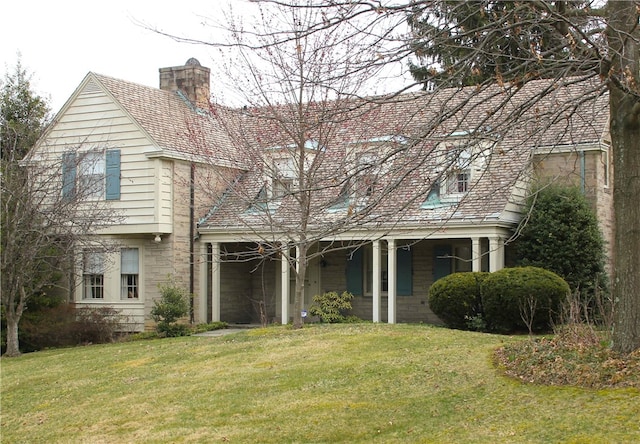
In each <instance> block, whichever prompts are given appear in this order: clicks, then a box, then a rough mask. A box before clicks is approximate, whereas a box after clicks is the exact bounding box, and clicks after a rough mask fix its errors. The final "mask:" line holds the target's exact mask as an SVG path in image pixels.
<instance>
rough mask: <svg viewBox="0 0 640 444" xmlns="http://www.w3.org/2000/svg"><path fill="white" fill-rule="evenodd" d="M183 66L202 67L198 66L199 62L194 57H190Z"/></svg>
mask: <svg viewBox="0 0 640 444" xmlns="http://www.w3.org/2000/svg"><path fill="white" fill-rule="evenodd" d="M184 66H202V65H200V62H199V61H198V59H196V58H195V57H191V58H190V59H189V60H187V63H185V64H184Z"/></svg>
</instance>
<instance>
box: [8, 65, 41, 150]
mask: <svg viewBox="0 0 640 444" xmlns="http://www.w3.org/2000/svg"><path fill="white" fill-rule="evenodd" d="M1 86H2V88H1V90H0V146H1V147H2V158H3V159H6V160H9V159H13V160H19V159H22V158H23V157H24V156H25V154H26V153H27V151H29V149H30V148H31V147H32V146H33V144H34V143H35V142H36V140H38V138H39V137H40V134H42V130H43V129H44V128H45V126H46V125H47V123H48V120H49V112H50V109H49V104H48V102H47V100H46V99H45V98H43V97H42V96H40V95H38V94H37V93H36V92H35V91H34V90H33V89H32V86H31V75H29V73H28V72H27V70H26V69H25V68H24V67H23V66H22V63H21V61H20V59H18V61H17V63H16V66H15V67H14V70H13V73H9V72H7V73H6V74H5V78H4V81H3V82H2V85H1Z"/></svg>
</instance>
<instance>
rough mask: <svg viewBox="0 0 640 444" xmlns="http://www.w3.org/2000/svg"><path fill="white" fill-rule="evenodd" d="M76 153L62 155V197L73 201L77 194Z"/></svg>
mask: <svg viewBox="0 0 640 444" xmlns="http://www.w3.org/2000/svg"><path fill="white" fill-rule="evenodd" d="M76 170H77V167H76V153H71V152H70V153H64V154H63V155H62V197H64V198H67V199H71V198H73V197H74V196H75V194H76V174H77V171H76Z"/></svg>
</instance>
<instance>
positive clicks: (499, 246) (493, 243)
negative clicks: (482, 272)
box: [489, 236, 504, 271]
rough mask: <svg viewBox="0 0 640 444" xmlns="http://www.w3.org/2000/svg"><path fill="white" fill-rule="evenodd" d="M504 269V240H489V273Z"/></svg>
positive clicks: (491, 238)
mask: <svg viewBox="0 0 640 444" xmlns="http://www.w3.org/2000/svg"><path fill="white" fill-rule="evenodd" d="M503 268H504V239H503V238H502V237H500V236H493V237H490V238H489V271H498V270H502V269H503Z"/></svg>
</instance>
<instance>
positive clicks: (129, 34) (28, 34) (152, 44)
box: [0, 0, 406, 113]
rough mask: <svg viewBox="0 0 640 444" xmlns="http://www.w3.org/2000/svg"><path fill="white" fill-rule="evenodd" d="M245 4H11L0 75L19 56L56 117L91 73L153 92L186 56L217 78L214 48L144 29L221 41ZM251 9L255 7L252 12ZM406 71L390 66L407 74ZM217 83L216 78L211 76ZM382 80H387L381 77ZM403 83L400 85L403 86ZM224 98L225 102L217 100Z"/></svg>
mask: <svg viewBox="0 0 640 444" xmlns="http://www.w3.org/2000/svg"><path fill="white" fill-rule="evenodd" d="M249 2H250V0H172V1H168V0H109V1H107V2H93V1H86V0H84V1H83V0H49V1H47V0H17V1H4V2H3V5H2V8H1V9H0V11H1V12H0V14H2V24H1V25H0V73H1V75H0V78H1V79H4V77H5V73H6V72H7V70H9V71H10V72H12V71H13V68H14V66H15V64H16V61H17V60H18V55H17V54H18V52H19V53H20V54H21V61H22V65H23V67H24V68H26V69H27V71H28V72H29V73H30V74H32V75H33V77H32V87H33V89H34V90H35V91H37V92H38V93H39V94H41V95H42V96H44V97H48V98H50V106H51V109H52V111H53V112H54V113H57V112H58V111H59V110H60V108H61V107H62V106H63V105H64V103H65V102H66V100H67V99H68V98H69V97H70V96H71V94H72V93H73V91H74V90H75V88H76V87H77V86H78V85H79V84H80V82H81V81H82V79H83V78H84V77H85V76H86V74H87V73H88V72H89V71H92V72H95V73H99V74H104V75H107V76H111V77H115V78H119V79H123V80H128V81H132V82H136V83H141V84H143V85H148V86H152V87H158V69H159V68H164V67H169V66H180V65H183V64H184V63H185V62H186V61H187V60H188V59H189V58H190V57H195V58H197V59H198V60H199V61H200V63H201V64H202V65H203V66H207V67H210V68H212V75H214V73H215V69H213V68H215V66H216V61H215V60H214V57H215V54H216V50H214V49H213V48H211V47H208V46H206V45H195V44H188V43H179V42H176V41H175V40H173V39H171V38H168V37H165V36H162V35H160V34H158V33H154V32H153V31H150V30H148V29H145V27H144V26H142V25H141V23H144V24H145V25H147V26H148V27H151V28H156V29H159V30H161V31H164V32H167V33H169V34H173V35H177V36H184V37H188V38H195V39H199V40H203V41H216V40H217V41H221V40H223V38H222V37H220V34H221V33H220V32H219V28H216V24H217V25H218V26H220V23H225V14H228V13H229V11H230V9H231V8H232V9H233V13H234V15H238V14H240V15H244V16H245V18H246V17H247V16H253V13H250V12H248V11H251V8H252V7H255V4H253V5H252V4H250V3H249ZM254 11H255V10H254ZM404 71H406V66H404V68H397V69H395V68H394V73H393V74H391V75H392V76H394V77H396V78H401V77H397V76H402V75H405V76H406V72H404ZM212 80H213V81H214V82H215V79H212ZM387 81H388V80H387ZM401 83H403V84H404V83H405V82H404V81H402V82H401ZM213 90H215V88H214V89H213ZM223 100H224V99H223Z"/></svg>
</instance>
